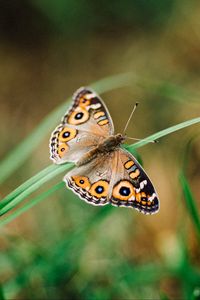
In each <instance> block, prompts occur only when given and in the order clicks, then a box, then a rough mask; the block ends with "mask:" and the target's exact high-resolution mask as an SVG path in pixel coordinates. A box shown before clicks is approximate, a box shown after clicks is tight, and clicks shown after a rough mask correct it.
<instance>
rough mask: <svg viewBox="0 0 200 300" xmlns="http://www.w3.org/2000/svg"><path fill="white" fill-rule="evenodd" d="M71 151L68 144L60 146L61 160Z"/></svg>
mask: <svg viewBox="0 0 200 300" xmlns="http://www.w3.org/2000/svg"><path fill="white" fill-rule="evenodd" d="M68 149H69V147H68V146H67V144H65V143H62V144H60V145H59V146H58V155H59V157H60V158H62V157H63V156H64V154H65V153H66V152H67V150H68Z"/></svg>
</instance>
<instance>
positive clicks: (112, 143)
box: [76, 133, 125, 167]
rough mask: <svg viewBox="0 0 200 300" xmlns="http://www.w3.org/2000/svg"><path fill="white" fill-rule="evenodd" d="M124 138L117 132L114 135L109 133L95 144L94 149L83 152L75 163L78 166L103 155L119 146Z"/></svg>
mask: <svg viewBox="0 0 200 300" xmlns="http://www.w3.org/2000/svg"><path fill="white" fill-rule="evenodd" d="M124 140H125V137H124V136H123V135H122V134H121V133H118V134H116V135H111V136H109V137H108V138H106V139H105V140H104V141H103V142H101V143H100V144H99V145H97V146H96V147H95V148H94V149H92V150H90V151H89V152H87V153H85V154H84V155H83V156H82V157H81V158H80V159H79V160H78V161H77V163H76V165H77V166H78V167H80V166H82V165H85V164H87V163H89V162H90V161H91V160H93V159H95V158H97V157H98V156H102V157H103V156H104V155H106V154H107V153H110V152H112V151H114V150H115V149H116V148H117V147H119V146H120V145H121V144H122V143H123V142H124Z"/></svg>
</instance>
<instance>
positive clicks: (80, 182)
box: [72, 176, 91, 191]
mask: <svg viewBox="0 0 200 300" xmlns="http://www.w3.org/2000/svg"><path fill="white" fill-rule="evenodd" d="M72 180H74V182H75V184H76V185H77V186H79V187H80V188H82V189H84V190H87V191H88V190H89V189H90V186H91V184H90V181H89V179H88V178H87V177H86V176H73V177H72Z"/></svg>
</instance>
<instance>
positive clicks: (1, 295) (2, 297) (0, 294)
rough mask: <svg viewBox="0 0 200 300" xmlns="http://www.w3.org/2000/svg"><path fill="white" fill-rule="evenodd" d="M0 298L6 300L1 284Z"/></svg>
mask: <svg viewBox="0 0 200 300" xmlns="http://www.w3.org/2000/svg"><path fill="white" fill-rule="evenodd" d="M0 300H6V298H5V296H4V293H3V289H2V287H1V286H0Z"/></svg>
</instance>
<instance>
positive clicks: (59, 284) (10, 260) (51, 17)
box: [0, 0, 200, 300]
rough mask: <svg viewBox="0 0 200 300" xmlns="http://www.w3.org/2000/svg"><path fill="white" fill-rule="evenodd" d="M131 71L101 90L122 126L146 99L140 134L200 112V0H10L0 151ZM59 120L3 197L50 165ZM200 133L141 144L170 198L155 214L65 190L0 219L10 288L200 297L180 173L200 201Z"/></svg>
mask: <svg viewBox="0 0 200 300" xmlns="http://www.w3.org/2000/svg"><path fill="white" fill-rule="evenodd" d="M127 72H131V73H132V78H133V79H132V81H131V82H129V83H128V84H127V85H124V87H120V88H115V89H111V91H109V92H106V93H104V94H103V95H102V97H103V99H104V100H105V102H106V104H107V106H108V108H109V110H110V112H111V115H112V117H113V121H114V124H115V128H116V132H120V131H122V129H123V127H124V125H125V123H126V121H127V119H128V116H129V113H130V110H131V109H132V107H133V105H134V103H135V102H136V101H139V102H140V106H139V107H138V109H137V111H136V113H135V114H134V117H133V119H132V121H131V123H130V126H129V128H128V134H129V136H132V137H136V138H143V137H146V136H148V135H150V134H153V133H155V132H157V131H159V130H162V129H164V128H167V127H170V126H172V125H174V124H177V123H180V122H183V121H185V120H189V119H192V118H195V117H199V113H200V101H199V99H200V92H199V87H200V3H199V2H198V1H195V0H190V1H187V0H182V1H180V0H162V1H157V0H117V1H116V0H115V1H114V0H110V1H105V0H101V1H91V0H84V1H83V0H76V1H72V0H57V1H47V0H24V1H23V0H22V1H17V0H12V1H7V0H1V1H0V137H1V147H0V158H1V159H2V161H3V160H4V158H6V157H7V155H8V154H9V153H10V151H12V150H13V149H15V147H16V146H17V145H18V144H19V143H20V142H21V141H22V140H23V139H25V138H26V137H27V136H28V135H30V134H31V132H32V130H34V128H36V127H37V126H38V124H39V123H40V122H42V121H43V120H44V118H45V117H46V116H47V115H48V114H49V113H50V112H51V111H52V110H53V109H55V108H56V107H57V106H58V105H59V104H61V103H62V102H63V101H64V100H65V99H66V98H67V97H69V96H71V95H72V94H73V92H74V91H75V90H76V89H77V88H79V87H80V86H83V85H88V86H90V84H91V83H93V82H95V81H97V80H99V79H101V78H105V77H108V76H111V75H117V74H120V73H127ZM63 113H64V111H63ZM59 121H60V120H59V119H58V120H57V123H59ZM54 127H55V124H52V127H50V128H49V129H48V133H47V134H46V136H45V138H44V139H43V141H42V142H41V143H40V145H39V146H38V147H37V149H36V150H34V151H33V153H31V156H30V157H29V159H27V160H26V161H25V162H24V164H23V165H22V166H20V167H19V168H18V169H17V170H16V171H15V172H14V173H13V174H12V176H10V177H9V178H7V179H6V181H5V182H4V183H2V185H1V188H0V197H1V198H3V196H5V195H6V194H8V193H9V192H11V191H12V190H13V189H14V188H16V187H17V186H18V185H20V184H21V183H22V182H24V181H25V180H27V179H28V178H30V177H31V176H33V175H34V174H36V173H37V172H39V171H40V170H42V169H43V168H45V167H46V166H48V165H49V164H51V162H50V160H49V150H48V142H49V136H50V134H51V131H52V130H53V129H54ZM198 134H199V126H198V125H194V126H192V127H189V128H186V129H184V130H182V131H179V132H176V133H174V134H172V135H169V136H167V137H165V138H162V139H161V140H160V142H159V143H158V144H156V145H155V144H149V145H147V146H145V147H143V148H140V149H138V152H139V154H140V156H141V158H142V161H143V165H144V167H145V169H146V171H147V173H148V174H149V176H150V177H151V178H152V180H153V182H154V185H155V186H156V189H157V191H158V194H159V196H160V201H161V209H160V212H159V213H158V214H156V215H153V216H145V215H140V214H139V213H138V212H137V211H133V210H129V209H124V208H120V209H119V208H115V207H109V208H107V207H105V208H104V207H103V208H102V207H93V206H90V205H87V204H86V203H85V202H83V201H81V200H80V199H79V198H78V197H77V196H75V195H74V194H73V193H72V192H70V191H67V190H66V189H65V188H63V189H60V190H59V191H58V192H57V193H55V194H53V195H51V196H49V197H47V198H46V199H45V200H44V201H42V202H40V203H39V204H38V205H37V206H34V207H33V208H32V209H30V210H29V211H28V212H26V213H24V214H22V215H21V216H20V217H18V218H16V219H15V220H14V221H12V222H10V223H9V224H8V225H6V226H4V227H3V228H1V235H0V250H1V251H0V266H1V267H0V283H1V295H0V297H1V298H2V299H64V298H65V299H99V300H104V299H200V275H199V274H200V270H199V264H200V259H199V257H200V251H199V238H198V236H197V234H196V232H195V229H194V226H193V222H192V221H191V218H190V215H189V213H188V208H187V206H186V205H185V201H184V197H183V194H182V188H181V184H180V181H179V174H180V172H182V171H183V169H184V172H185V174H186V176H187V179H188V182H189V185H190V189H191V191H192V194H193V197H194V199H195V200H196V204H197V206H198V207H199V202H198V200H199V198H200V189H199V186H200V182H199V180H200V172H199V169H200V142H199V139H198V137H199V136H198ZM188 143H190V144H188ZM188 145H190V147H189V146H188ZM188 149H189V150H188ZM19 155H20V154H19ZM11 164H12V162H11ZM0 172H1V170H0ZM57 179H58V181H59V180H61V179H62V176H60V177H59V178H57ZM53 183H54V182H53ZM53 183H51V184H53ZM51 184H49V187H50V186H51ZM43 189H44V190H45V189H47V187H46V186H45V187H44V188H43ZM27 201H28V200H27ZM191 270H192V271H191ZM190 271H191V272H190Z"/></svg>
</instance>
